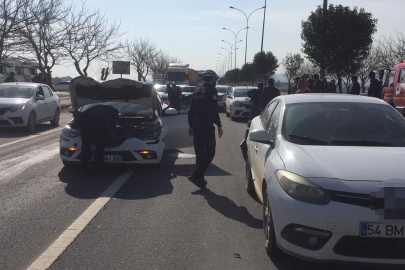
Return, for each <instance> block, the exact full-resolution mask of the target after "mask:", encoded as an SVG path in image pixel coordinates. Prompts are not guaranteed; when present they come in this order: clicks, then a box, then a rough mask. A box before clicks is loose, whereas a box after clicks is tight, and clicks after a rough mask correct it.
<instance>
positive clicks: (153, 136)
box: [138, 130, 161, 141]
mask: <svg viewBox="0 0 405 270" xmlns="http://www.w3.org/2000/svg"><path fill="white" fill-rule="evenodd" d="M160 133H161V130H156V131H153V132H150V133H147V134H142V135H140V136H138V138H139V139H141V140H143V141H149V140H157V139H159V136H160Z"/></svg>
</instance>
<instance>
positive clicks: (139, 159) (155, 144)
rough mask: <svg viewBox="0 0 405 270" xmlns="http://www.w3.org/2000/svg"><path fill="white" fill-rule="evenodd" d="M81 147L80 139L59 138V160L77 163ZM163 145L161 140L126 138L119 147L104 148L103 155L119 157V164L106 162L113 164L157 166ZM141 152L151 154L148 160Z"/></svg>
mask: <svg viewBox="0 0 405 270" xmlns="http://www.w3.org/2000/svg"><path fill="white" fill-rule="evenodd" d="M81 147H82V140H81V138H80V137H75V138H69V137H66V136H64V135H62V136H61V138H60V158H61V159H62V160H63V161H66V162H69V163H75V162H77V163H79V162H80V161H81V154H82V152H81V150H80V149H81ZM70 148H75V149H77V151H72V152H71V153H70V154H71V155H66V154H64V151H65V150H66V149H70ZM164 149H165V143H164V142H163V141H162V140H156V141H153V140H151V141H142V140H140V139H137V138H128V139H126V140H125V141H123V142H122V143H120V144H119V145H114V146H109V147H106V148H105V150H104V155H116V156H121V157H122V161H120V162H106V163H113V164H159V163H160V162H161V161H162V157H163V151H164ZM91 151H92V154H94V151H95V147H94V145H92V146H91ZM142 151H148V152H151V153H155V154H152V155H151V156H149V159H148V158H146V156H145V155H143V154H141V153H140V152H142Z"/></svg>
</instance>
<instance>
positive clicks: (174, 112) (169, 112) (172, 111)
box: [165, 108, 179, 115]
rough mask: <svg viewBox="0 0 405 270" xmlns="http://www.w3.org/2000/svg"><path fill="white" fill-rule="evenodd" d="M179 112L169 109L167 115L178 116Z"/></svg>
mask: <svg viewBox="0 0 405 270" xmlns="http://www.w3.org/2000/svg"><path fill="white" fill-rule="evenodd" d="M178 113H179V112H178V111H177V110H176V109H174V108H169V109H167V110H166V111H165V114H166V115H177V114H178Z"/></svg>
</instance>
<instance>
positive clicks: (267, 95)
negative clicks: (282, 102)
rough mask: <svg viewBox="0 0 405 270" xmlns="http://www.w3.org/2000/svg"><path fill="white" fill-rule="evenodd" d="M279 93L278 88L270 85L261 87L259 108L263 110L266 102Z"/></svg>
mask: <svg viewBox="0 0 405 270" xmlns="http://www.w3.org/2000/svg"><path fill="white" fill-rule="evenodd" d="M279 95H281V93H280V90H278V88H276V87H274V86H273V85H272V86H267V87H265V88H264V89H263V93H262V97H261V98H260V103H259V109H260V111H263V110H264V108H266V106H267V104H269V102H270V101H272V100H273V98H275V97H278V96H279Z"/></svg>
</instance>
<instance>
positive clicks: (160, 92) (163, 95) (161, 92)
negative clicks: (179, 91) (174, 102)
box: [154, 84, 169, 104]
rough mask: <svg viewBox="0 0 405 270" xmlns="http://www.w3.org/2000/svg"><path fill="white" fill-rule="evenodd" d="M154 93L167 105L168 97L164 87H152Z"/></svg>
mask: <svg viewBox="0 0 405 270" xmlns="http://www.w3.org/2000/svg"><path fill="white" fill-rule="evenodd" d="M154 87H155V90H156V92H157V93H158V95H159V96H160V97H161V99H162V101H163V102H164V103H165V104H167V103H168V102H169V96H168V95H167V86H166V85H158V84H156V85H154Z"/></svg>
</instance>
